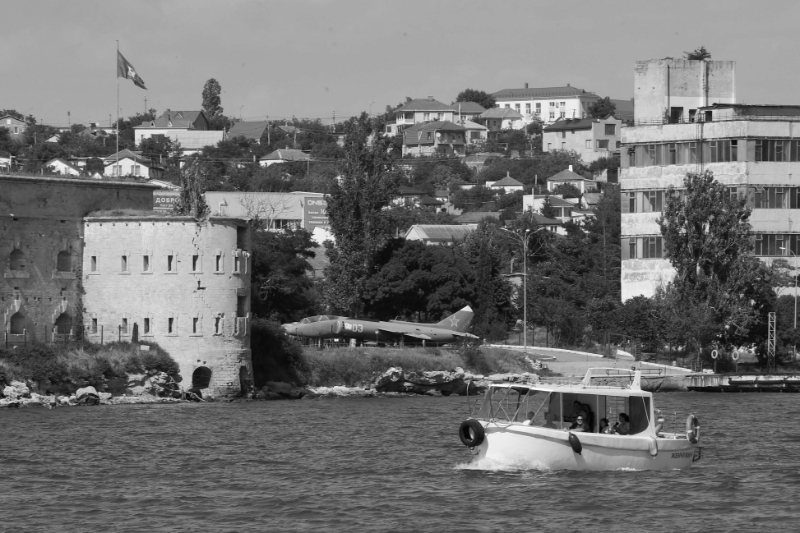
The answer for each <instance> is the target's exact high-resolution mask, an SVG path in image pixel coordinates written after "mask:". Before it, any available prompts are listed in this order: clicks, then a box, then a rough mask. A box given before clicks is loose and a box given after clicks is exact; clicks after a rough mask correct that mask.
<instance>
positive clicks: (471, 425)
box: [458, 418, 486, 448]
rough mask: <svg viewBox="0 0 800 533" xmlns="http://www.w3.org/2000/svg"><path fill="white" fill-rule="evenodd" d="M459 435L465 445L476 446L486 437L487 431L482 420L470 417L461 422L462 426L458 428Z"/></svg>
mask: <svg viewBox="0 0 800 533" xmlns="http://www.w3.org/2000/svg"><path fill="white" fill-rule="evenodd" d="M458 436H459V438H460V439H461V443H462V444H464V446H469V447H470V448H474V447H475V446H480V445H481V443H482V442H483V439H485V438H486V431H484V429H483V426H482V425H481V423H480V422H478V421H477V420H475V419H472V418H470V419H469V420H464V421H463V422H461V426H460V427H459V428H458Z"/></svg>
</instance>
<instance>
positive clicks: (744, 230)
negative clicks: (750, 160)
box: [658, 171, 778, 346]
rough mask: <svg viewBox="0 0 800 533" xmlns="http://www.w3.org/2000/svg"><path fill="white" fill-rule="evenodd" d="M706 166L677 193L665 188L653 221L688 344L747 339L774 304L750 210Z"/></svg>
mask: <svg viewBox="0 0 800 533" xmlns="http://www.w3.org/2000/svg"><path fill="white" fill-rule="evenodd" d="M746 202H747V200H746V199H745V198H739V197H735V196H732V195H730V194H729V193H728V190H727V188H726V187H725V186H724V185H723V184H721V183H719V182H718V181H716V180H715V179H714V175H713V173H712V172H710V171H706V172H704V173H703V174H695V173H689V174H687V175H686V178H685V179H684V190H683V194H680V195H679V194H678V193H677V192H676V191H675V189H674V188H672V187H670V188H669V189H668V190H667V199H666V206H665V208H664V211H663V213H662V215H661V217H660V218H659V219H658V224H659V227H660V229H661V234H662V235H663V239H664V254H665V255H666V256H667V257H668V258H669V260H670V263H671V264H672V266H673V268H674V269H675V270H676V275H675V279H674V280H673V282H672V284H671V285H672V287H674V291H675V295H676V297H677V298H678V299H679V300H680V301H681V302H682V304H683V306H684V308H685V309H684V310H683V312H682V314H683V315H684V316H691V315H695V316H694V317H693V320H692V322H691V323H690V324H687V328H689V330H688V331H690V332H691V335H692V337H693V340H694V342H695V343H696V344H697V345H698V346H702V345H704V344H707V343H708V342H709V339H710V338H711V337H712V336H713V338H714V339H715V340H717V341H718V342H720V343H721V344H722V345H732V344H737V345H738V344H741V343H743V342H746V341H748V342H752V341H753V340H754V339H755V338H757V336H758V335H759V334H761V333H763V332H761V333H759V329H763V325H764V319H765V317H766V313H767V312H768V311H769V310H770V309H771V307H772V305H773V303H774V299H775V297H774V287H775V285H776V283H777V282H778V276H777V274H776V272H775V271H774V270H773V269H772V268H770V267H768V266H767V265H765V264H764V263H762V262H761V261H759V260H758V259H757V258H756V257H755V256H753V254H752V244H751V242H750V223H749V218H750V209H749V208H748V207H747V205H746Z"/></svg>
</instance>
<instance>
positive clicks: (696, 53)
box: [683, 46, 711, 61]
mask: <svg viewBox="0 0 800 533" xmlns="http://www.w3.org/2000/svg"><path fill="white" fill-rule="evenodd" d="M683 54H684V55H685V56H686V59H688V60H690V61H705V60H707V59H711V52H709V51H708V50H706V47H705V46H701V47H700V48H695V49H694V50H693V51H691V52H684V53H683Z"/></svg>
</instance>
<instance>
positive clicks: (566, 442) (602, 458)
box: [459, 368, 701, 470]
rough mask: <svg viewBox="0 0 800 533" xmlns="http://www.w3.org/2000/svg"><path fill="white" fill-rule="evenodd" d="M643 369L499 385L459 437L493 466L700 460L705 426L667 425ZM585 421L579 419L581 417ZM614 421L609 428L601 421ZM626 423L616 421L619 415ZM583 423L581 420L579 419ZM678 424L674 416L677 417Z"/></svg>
mask: <svg viewBox="0 0 800 533" xmlns="http://www.w3.org/2000/svg"><path fill="white" fill-rule="evenodd" d="M641 379H642V376H641V371H640V370H622V369H617V368H591V369H589V370H588V371H587V372H586V376H585V377H584V378H583V380H582V381H581V382H579V383H573V384H567V385H564V384H547V383H540V382H536V383H509V382H503V383H494V384H491V385H490V386H489V388H488V389H487V391H486V394H485V396H484V397H483V400H482V402H480V404H479V405H478V406H477V407H476V409H475V410H474V412H473V416H471V417H470V418H469V419H467V420H465V421H464V422H462V423H461V427H460V428H459V436H460V437H461V442H462V443H463V444H464V445H466V446H467V447H469V449H470V450H471V452H472V454H473V455H474V456H475V459H476V460H478V461H488V462H489V463H493V464H512V465H528V466H531V467H541V468H549V469H565V470H618V469H634V470H674V469H683V468H689V467H690V466H691V465H692V463H693V462H694V461H697V460H699V459H700V455H701V448H700V446H699V444H698V442H699V439H700V425H699V423H698V420H697V417H695V416H694V415H693V414H690V415H689V416H688V418H687V419H686V423H685V431H675V432H667V431H665V429H666V428H665V421H664V419H663V418H662V417H661V416H660V415H659V413H660V412H659V411H657V410H656V409H655V407H654V405H653V395H652V393H650V392H647V391H643V390H642V389H641V386H640V384H641ZM579 418H580V419H581V420H578V419H579ZM603 419H606V420H608V421H609V422H610V424H609V431H610V432H609V433H606V432H605V431H606V430H605V429H604V428H602V427H601V420H603ZM617 420H619V421H620V422H621V424H620V423H618V424H616V425H615V421H617ZM578 422H581V423H582V424H583V425H578ZM672 423H673V424H675V423H676V421H675V420H673V422H672Z"/></svg>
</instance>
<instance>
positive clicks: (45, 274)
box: [0, 176, 156, 343]
mask: <svg viewBox="0 0 800 533" xmlns="http://www.w3.org/2000/svg"><path fill="white" fill-rule="evenodd" d="M155 188H156V187H154V186H152V185H147V184H143V183H119V182H107V181H103V182H97V181H94V180H91V181H90V180H71V179H59V178H35V177H20V176H0V269H2V271H3V276H2V278H1V279H0V319H2V320H3V325H4V327H3V331H4V332H5V334H6V335H7V336H8V340H9V341H10V342H13V343H17V342H31V341H38V342H51V341H52V340H54V339H57V338H58V335H60V334H65V333H66V334H68V333H69V332H70V331H71V330H72V328H73V326H74V324H75V323H78V322H79V321H80V312H81V307H82V304H81V299H82V298H81V286H80V276H81V268H82V259H81V257H82V252H83V224H82V218H83V216H84V215H85V214H86V213H88V212H89V211H93V210H97V209H111V208H122V209H152V205H153V190H154V189H155ZM56 325H58V330H57V331H55V329H56ZM54 335H55V337H54ZM0 342H3V343H5V342H6V336H5V335H4V337H3V338H2V339H0Z"/></svg>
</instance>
